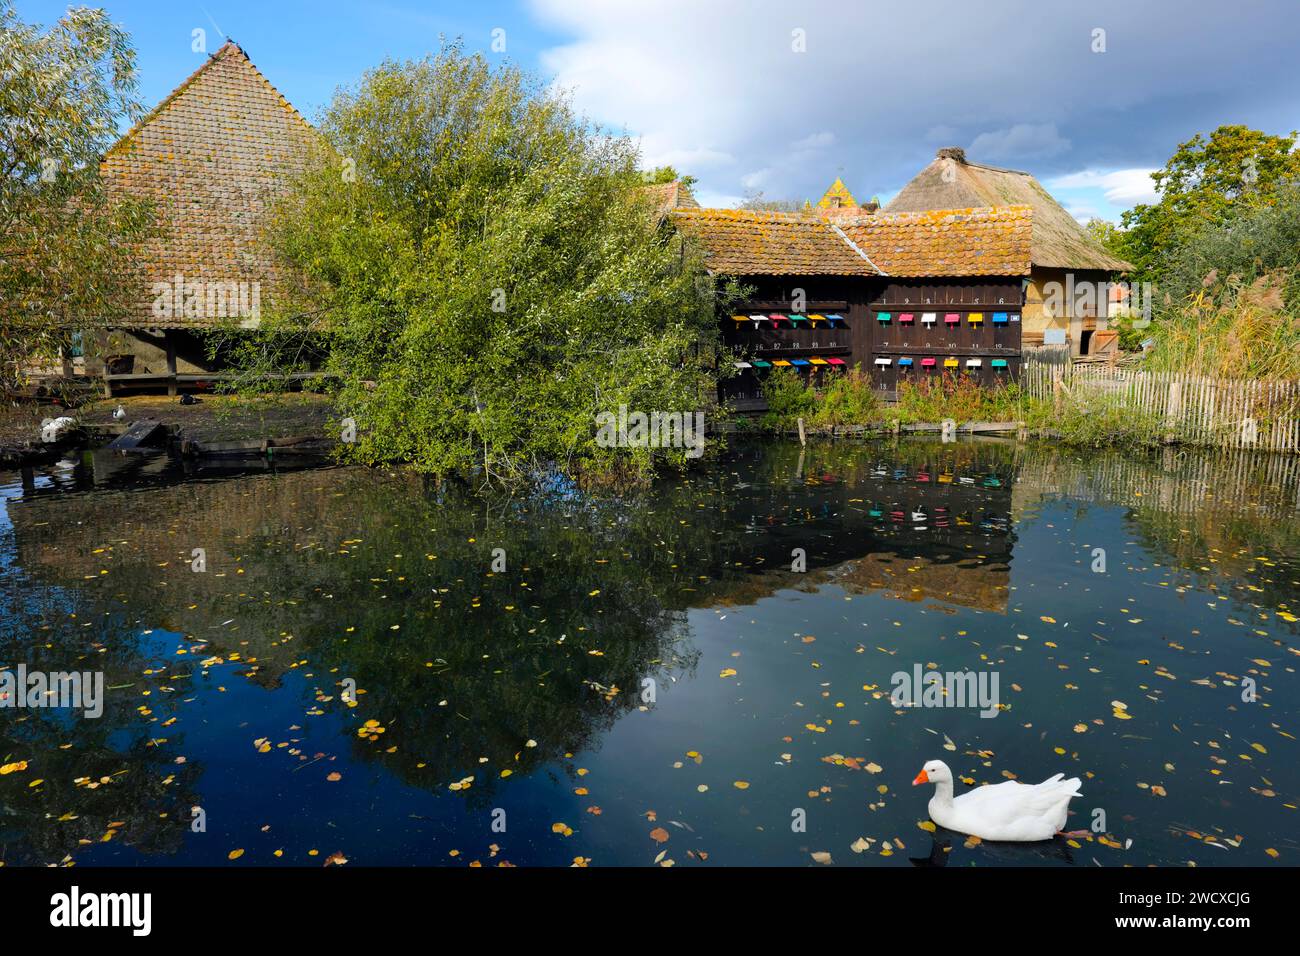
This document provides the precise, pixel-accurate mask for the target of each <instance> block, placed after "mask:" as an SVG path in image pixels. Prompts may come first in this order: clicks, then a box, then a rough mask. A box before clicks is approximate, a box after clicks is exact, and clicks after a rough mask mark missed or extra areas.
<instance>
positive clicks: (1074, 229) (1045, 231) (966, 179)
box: [885, 147, 1133, 272]
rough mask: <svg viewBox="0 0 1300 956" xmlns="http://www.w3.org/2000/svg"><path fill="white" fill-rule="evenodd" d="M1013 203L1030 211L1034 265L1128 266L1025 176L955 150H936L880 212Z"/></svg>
mask: <svg viewBox="0 0 1300 956" xmlns="http://www.w3.org/2000/svg"><path fill="white" fill-rule="evenodd" d="M1016 205H1025V206H1031V207H1032V208H1033V210H1034V217H1033V218H1034V231H1033V239H1032V241H1031V243H1030V257H1031V259H1032V261H1033V264H1034V265H1035V266H1042V267H1046V268H1059V269H1103V270H1105V271H1107V272H1126V271H1129V270H1131V269H1132V268H1133V266H1132V265H1131V264H1130V263H1127V262H1125V261H1123V260H1122V259H1117V258H1115V257H1114V256H1112V255H1111V254H1110V253H1108V252H1107V251H1106V250H1105V249H1103V248H1102V247H1101V246H1100V245H1099V244H1098V243H1097V242H1096V241H1095V240H1094V239H1093V238H1092V237H1091V236H1089V235H1088V233H1087V232H1085V231H1084V229H1083V227H1082V226H1080V225H1079V223H1078V222H1077V221H1076V220H1075V219H1074V217H1073V216H1071V215H1070V214H1069V213H1068V212H1066V211H1065V209H1064V208H1062V207H1061V204H1060V203H1058V202H1057V201H1056V200H1055V199H1053V198H1052V197H1051V194H1049V193H1048V191H1047V190H1046V189H1044V188H1043V186H1042V184H1041V183H1040V182H1039V181H1038V180H1036V179H1035V178H1034V177H1033V176H1031V175H1029V173H1025V172H1020V171H1019V170H1015V169H1001V168H999V167H997V166H985V165H983V164H982V163H972V162H970V161H969V160H968V159H966V153H965V151H964V150H961V149H959V148H957V147H947V148H945V149H941V150H939V152H938V153H937V154H936V155H935V158H934V161H933V162H932V163H930V165H929V166H926V167H925V169H923V170H921V171H920V172H919V173H917V174H916V176H915V177H914V178H913V179H912V181H911V182H909V183H908V184H907V185H906V186H904V187H903V190H902V192H900V193H899V194H898V195H897V196H895V197H894V199H893V201H892V202H890V203H889V204H888V205H887V206H886V207H885V212H887V213H901V212H924V211H927V210H934V209H966V208H970V207H975V206H1016Z"/></svg>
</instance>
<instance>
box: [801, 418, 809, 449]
mask: <svg viewBox="0 0 1300 956" xmlns="http://www.w3.org/2000/svg"><path fill="white" fill-rule="evenodd" d="M799 444H800V445H806V444H808V439H807V437H806V436H805V435H804V432H803V419H802V418H800V419H799Z"/></svg>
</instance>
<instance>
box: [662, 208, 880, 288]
mask: <svg viewBox="0 0 1300 956" xmlns="http://www.w3.org/2000/svg"><path fill="white" fill-rule="evenodd" d="M671 219H672V222H673V223H674V224H675V225H676V226H677V228H678V229H680V230H681V231H682V232H683V233H685V234H686V235H688V236H691V237H693V238H695V239H697V240H698V241H699V242H700V244H701V245H702V246H703V248H704V260H705V264H706V265H707V266H708V267H709V269H710V270H711V271H713V272H721V273H724V274H726V275H736V276H746V275H879V272H878V270H877V269H875V268H874V267H873V266H872V265H871V263H870V261H868V259H867V258H866V257H865V256H864V255H862V254H861V253H859V252H858V251H857V250H855V249H854V248H853V246H852V245H851V244H849V243H848V242H846V241H845V240H844V239H843V238H842V237H841V236H840V235H839V234H837V233H836V231H835V227H834V226H833V225H831V224H830V223H827V222H826V221H825V220H823V219H821V218H819V217H816V216H804V215H798V214H795V213H780V212H749V211H746V210H740V209H675V210H673V212H672V213H671Z"/></svg>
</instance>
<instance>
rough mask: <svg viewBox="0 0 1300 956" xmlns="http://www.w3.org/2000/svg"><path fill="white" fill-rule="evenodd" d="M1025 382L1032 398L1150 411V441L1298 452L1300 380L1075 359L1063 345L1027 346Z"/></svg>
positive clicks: (1022, 376)
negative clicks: (1163, 369)
mask: <svg viewBox="0 0 1300 956" xmlns="http://www.w3.org/2000/svg"><path fill="white" fill-rule="evenodd" d="M1020 382H1021V386H1022V387H1023V388H1024V389H1025V390H1026V391H1027V393H1028V394H1029V395H1031V396H1033V397H1034V398H1039V399H1044V400H1048V401H1051V400H1055V399H1057V398H1059V399H1060V400H1061V401H1069V400H1070V399H1072V398H1073V399H1075V400H1082V401H1084V402H1086V403H1099V402H1106V403H1108V404H1113V405H1116V406H1118V407H1120V408H1125V409H1132V410H1134V411H1141V412H1145V413H1148V414H1151V415H1153V416H1154V419H1153V425H1152V429H1153V435H1152V436H1151V437H1152V438H1156V439H1160V440H1164V441H1168V442H1174V441H1177V442H1185V443H1188V444H1194V445H1207V446H1211V447H1216V448H1253V449H1258V450H1261V451H1280V452H1291V453H1300V382H1296V381H1276V382H1273V381H1269V382H1265V381H1252V380H1247V379H1222V378H1208V377H1205V376H1199V375H1184V374H1181V373H1178V372H1151V371H1145V370H1143V369H1140V368H1128V367H1124V366H1118V365H1108V364H1104V363H1094V362H1088V363H1084V362H1072V361H1071V360H1070V357H1069V355H1068V353H1067V352H1066V351H1065V350H1064V349H1058V348H1051V347H1047V348H1039V349H1026V350H1025V352H1024V361H1023V365H1022V367H1021V373H1020Z"/></svg>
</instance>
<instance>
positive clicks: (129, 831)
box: [0, 441, 1300, 866]
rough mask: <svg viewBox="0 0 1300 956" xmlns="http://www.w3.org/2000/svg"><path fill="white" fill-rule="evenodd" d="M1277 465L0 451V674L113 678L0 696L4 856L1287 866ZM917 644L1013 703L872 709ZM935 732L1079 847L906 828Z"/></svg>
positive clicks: (742, 451)
mask: <svg viewBox="0 0 1300 956" xmlns="http://www.w3.org/2000/svg"><path fill="white" fill-rule="evenodd" d="M1298 478H1300V463H1297V462H1295V461H1289V460H1282V459H1273V458H1243V457H1234V458H1219V457H1213V456H1209V455H1200V454H1191V453H1177V454H1175V453H1173V452H1166V453H1164V454H1161V455H1155V456H1153V457H1151V458H1126V457H1122V456H1119V455H1114V454H1100V453H1099V454H1084V453H1077V452H1068V451H1065V450H1062V449H1057V448H1051V447H1035V446H1028V447H1026V446H1016V445H1012V444H1002V443H992V442H988V443H974V444H973V443H960V444H955V445H941V444H938V443H929V442H920V441H914V442H903V443H901V444H887V445H840V446H829V445H819V446H816V447H809V448H808V449H807V450H804V451H801V450H800V448H799V447H798V446H797V445H788V444H762V445H754V446H745V447H741V448H738V449H736V450H734V451H733V453H731V454H730V455H729V456H728V457H727V458H726V459H725V460H724V461H722V462H720V463H717V464H714V465H712V466H710V467H709V468H708V469H707V470H705V471H702V472H701V473H698V474H696V475H693V476H691V477H689V478H687V479H680V480H669V481H664V482H661V483H660V484H658V485H657V486H656V487H655V488H654V489H652V490H651V491H649V492H646V493H643V494H636V495H630V496H626V497H613V496H598V497H587V496H581V495H578V494H575V493H573V492H572V491H571V490H567V489H564V488H557V489H556V490H555V492H554V494H552V495H550V496H549V497H547V498H545V499H530V500H526V501H521V500H515V501H503V500H493V501H486V500H484V499H481V498H476V497H474V496H473V495H471V494H469V493H467V492H465V491H463V490H460V489H458V488H455V487H443V488H439V487H437V486H436V485H433V484H430V483H426V482H423V481H421V480H420V479H419V478H417V477H414V476H411V475H409V474H406V473H401V472H399V473H388V472H382V471H373V470H363V469H352V468H318V469H309V470H308V469H305V470H299V471H284V470H281V471H278V472H276V473H260V474H248V473H245V474H240V473H237V472H231V473H227V474H220V473H212V472H201V473H199V474H197V475H188V476H187V475H185V474H184V473H183V472H182V469H181V466H180V465H178V464H177V463H175V462H172V461H169V460H167V459H166V458H158V459H129V460H127V459H119V458H113V457H111V456H108V455H105V454H102V453H100V454H94V455H87V456H85V457H84V458H82V459H79V460H77V461H76V462H75V463H74V462H66V463H63V464H61V465H60V466H58V467H54V468H50V469H48V470H46V471H44V472H38V473H36V474H29V475H28V476H26V478H25V479H24V476H20V475H19V474H17V473H4V472H0V669H3V668H5V667H7V668H10V669H16V668H17V667H18V666H19V665H20V664H24V665H26V667H27V668H28V670H45V671H58V670H64V671H66V670H81V671H87V670H96V671H102V672H103V674H104V683H105V685H106V686H107V688H108V689H107V690H106V702H105V707H104V713H103V716H102V717H100V718H99V719H85V718H83V717H80V716H79V715H74V714H72V713H70V712H69V711H67V710H31V709H27V710H24V709H13V708H0V861H3V863H5V864H7V865H11V866H13V865H24V864H27V865H31V864H48V863H56V864H57V863H60V862H72V861H75V862H76V863H77V864H82V865H90V864H118V865H137V864H139V865H144V864H221V865H232V866H247V865H263V866H288V865H313V866H318V865H323V864H324V863H325V862H326V860H327V859H329V858H330V857H331V856H332V855H334V854H342V856H343V857H345V858H346V859H347V860H348V861H349V863H350V865H358V864H360V865H365V864H380V863H384V864H450V865H457V866H459V865H467V864H472V863H481V864H482V865H485V866H492V865H497V864H500V863H511V864H516V865H527V864H549V865H565V864H569V863H571V862H573V861H574V860H575V859H578V860H581V861H587V860H589V861H590V862H591V864H592V865H611V864H632V865H643V864H651V863H654V862H656V861H658V862H660V863H661V864H668V863H669V862H670V861H671V863H673V864H675V865H677V866H699V865H705V866H716V865H728V864H771V865H795V866H801V865H816V863H815V862H814V856H813V854H818V855H820V854H823V853H825V854H829V859H830V860H833V862H834V864H835V865H839V866H844V865H849V866H863V865H877V866H909V865H911V861H914V860H915V861H921V862H929V863H934V862H938V863H944V864H947V865H951V866H986V865H1006V864H1042V865H1056V866H1070V865H1073V866H1094V865H1098V864H1099V865H1102V866H1120V865H1125V864H1128V865H1147V864H1162V865H1186V864H1188V863H1195V864H1197V865H1202V866H1207V865H1295V864H1296V863H1297V862H1300V840H1298V839H1297V832H1300V826H1297V823H1298V821H1300V817H1298V816H1297V809H1296V804H1297V799H1298V798H1300V761H1297V741H1296V738H1295V736H1294V735H1295V734H1296V733H1298V732H1300V731H1298V730H1297V727H1300V720H1297V716H1298V715H1300V697H1298V696H1297V691H1298V688H1297V678H1296V667H1297V665H1298V664H1300V659H1298V658H1297V644H1296V638H1297V615H1300V587H1298V586H1297V580H1298V579H1300V573H1298V571H1297V560H1298V558H1297V555H1300V516H1298V514H1297V488H1298V484H1297V482H1298ZM194 549H203V553H204V557H205V560H206V568H205V570H203V571H196V570H194V566H193V562H194V554H195V550H194ZM495 549H501V550H500V551H496V550H495ZM1098 549H1101V550H1100V551H1099V550H1098ZM800 551H802V552H803V553H804V554H806V570H805V571H802V572H800V571H792V570H791V566H792V561H794V560H796V559H797V558H798V555H799V552H800ZM494 557H495V558H496V559H497V560H498V567H500V564H499V562H500V561H501V560H504V568H505V569H504V570H499V571H493V562H494ZM915 667H920V668H922V669H925V670H938V671H940V672H961V671H967V670H970V671H974V672H976V673H977V675H980V676H982V677H983V678H984V679H986V680H992V679H993V678H994V677H996V679H997V681H998V689H999V703H1000V704H1001V708H1000V709H999V710H998V711H997V712H996V716H994V717H991V718H981V717H980V715H979V708H978V707H976V706H963V707H957V706H941V707H913V708H905V707H896V706H895V705H894V703H893V702H891V700H890V691H891V690H892V688H893V684H892V683H891V680H892V678H893V675H894V674H895V673H897V672H906V673H912V672H913V669H914V668H915ZM352 682H355V683H354V684H353V683H352ZM353 686H355V688H356V689H357V694H356V698H355V701H354V706H349V705H348V702H347V700H346V699H345V697H346V694H345V692H346V691H347V690H348V688H350V687H353ZM1252 690H1253V693H1252V692H1251V691H1252ZM949 700H950V701H951V702H954V703H955V702H956V701H955V699H953V698H951V697H950V698H949ZM971 703H974V702H971ZM934 758H939V759H943V760H945V761H947V762H948V764H949V765H950V766H951V767H952V769H953V772H954V774H956V775H957V776H959V777H962V778H964V779H966V780H968V781H972V782H974V783H996V782H1000V781H1002V780H1004V779H1007V778H1008V777H1009V776H1011V775H1014V777H1015V778H1017V779H1021V780H1027V781H1033V782H1036V781H1038V780H1041V779H1043V778H1045V777H1047V776H1049V775H1050V774H1052V773H1055V772H1057V771H1063V772H1065V773H1066V774H1067V775H1078V776H1080V777H1081V778H1083V797H1082V798H1080V799H1076V800H1075V801H1074V802H1073V804H1072V807H1073V810H1074V812H1073V814H1072V816H1071V818H1070V826H1071V828H1075V829H1080V830H1087V829H1090V828H1093V827H1094V824H1095V827H1096V832H1093V834H1092V835H1091V836H1090V837H1079V838H1076V839H1075V840H1073V841H1072V844H1071V843H1069V842H1066V841H1065V840H1063V839H1058V840H1056V841H1054V842H1051V843H1046V844H1036V845H1032V846H1026V845H1006V844H1002V845H996V844H978V845H975V844H973V843H972V844H968V843H966V842H965V841H964V838H963V837H961V836H959V835H953V834H946V833H944V832H942V831H940V832H939V833H938V834H933V833H931V832H930V831H929V830H928V829H926V828H927V827H931V826H932V825H931V824H929V822H928V814H927V811H926V801H927V800H928V799H929V796H930V790H931V788H929V787H918V788H915V789H914V788H913V787H911V786H910V783H911V780H912V778H913V777H914V776H915V775H916V773H917V771H918V770H919V769H920V767H921V765H922V764H923V763H924V762H925V761H927V760H930V759H934ZM958 789H959V791H960V790H962V789H965V785H961V784H959V787H958ZM195 807H199V808H202V820H203V823H204V827H203V828H202V829H201V832H195V829H194V827H193V826H192V824H191V819H192V816H193V814H194V810H193V808H195ZM945 842H946V843H947V845H948V848H949V850H950V852H944V849H943V845H944V843H945ZM277 854H279V855H277ZM232 857H233V860H234V862H231V860H232ZM822 859H825V858H822Z"/></svg>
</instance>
